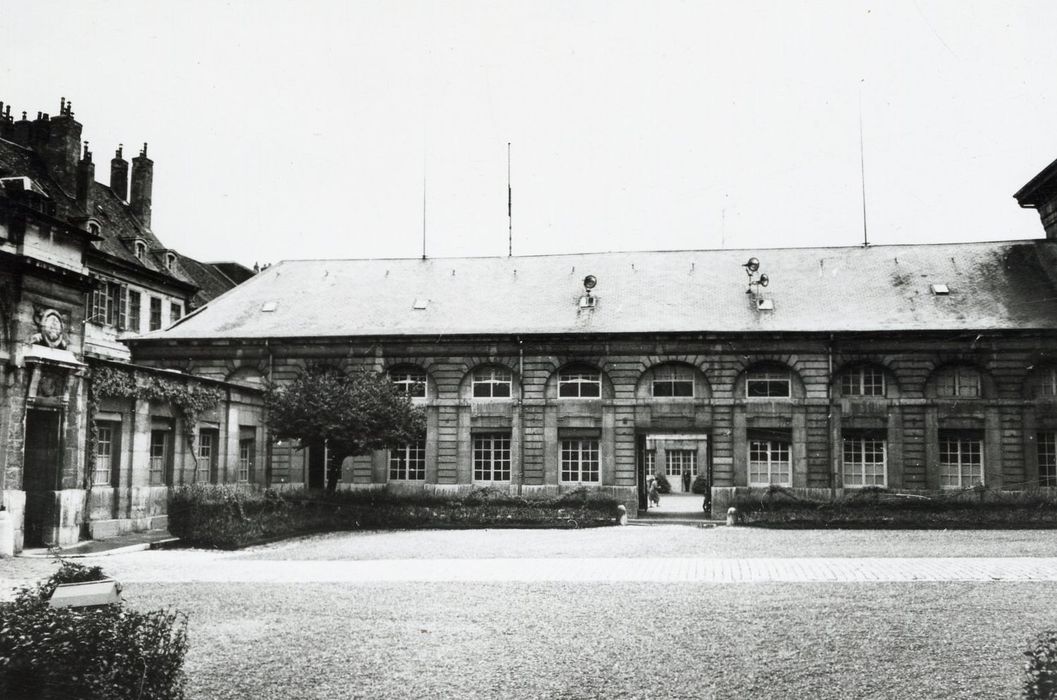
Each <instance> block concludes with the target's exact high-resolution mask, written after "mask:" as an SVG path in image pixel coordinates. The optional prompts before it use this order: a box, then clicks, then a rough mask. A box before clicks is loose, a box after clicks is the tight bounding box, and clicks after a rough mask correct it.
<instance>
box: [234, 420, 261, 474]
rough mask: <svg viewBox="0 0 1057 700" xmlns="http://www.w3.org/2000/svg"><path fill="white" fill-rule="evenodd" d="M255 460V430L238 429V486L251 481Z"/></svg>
mask: <svg viewBox="0 0 1057 700" xmlns="http://www.w3.org/2000/svg"><path fill="white" fill-rule="evenodd" d="M256 458H257V430H256V429H255V428H247V427H242V426H240V427H239V471H238V481H239V483H240V484H244V483H248V482H250V481H252V480H253V466H254V462H255V461H256Z"/></svg>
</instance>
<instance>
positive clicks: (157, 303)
mask: <svg viewBox="0 0 1057 700" xmlns="http://www.w3.org/2000/svg"><path fill="white" fill-rule="evenodd" d="M150 330H152V331H157V330H161V299H159V298H158V297H151V298H150Z"/></svg>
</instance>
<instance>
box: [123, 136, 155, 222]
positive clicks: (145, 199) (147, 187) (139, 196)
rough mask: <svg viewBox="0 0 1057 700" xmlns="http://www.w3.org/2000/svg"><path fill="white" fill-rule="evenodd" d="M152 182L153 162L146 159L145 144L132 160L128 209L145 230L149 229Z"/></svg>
mask: <svg viewBox="0 0 1057 700" xmlns="http://www.w3.org/2000/svg"><path fill="white" fill-rule="evenodd" d="M153 182H154V161H152V160H151V159H150V158H148V157H147V144H146V143H144V144H143V150H142V151H141V152H140V154H139V155H138V156H136V157H135V158H133V159H132V193H131V194H130V196H129V202H128V203H129V207H130V208H131V209H132V213H133V214H135V215H136V218H138V219H139V220H140V222H141V223H142V224H143V226H144V227H145V228H148V229H149V228H150V209H151V207H150V205H151V189H152V186H153Z"/></svg>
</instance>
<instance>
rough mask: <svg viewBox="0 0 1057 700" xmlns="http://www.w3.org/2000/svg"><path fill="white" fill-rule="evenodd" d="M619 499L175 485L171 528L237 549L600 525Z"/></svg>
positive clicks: (199, 543)
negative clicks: (296, 539) (308, 539)
mask: <svg viewBox="0 0 1057 700" xmlns="http://www.w3.org/2000/svg"><path fill="white" fill-rule="evenodd" d="M619 505H620V502H619V501H617V500H616V499H615V498H612V497H611V496H607V495H604V494H598V493H594V492H591V491H588V490H587V489H576V490H575V491H571V492H568V493H564V494H562V495H560V496H557V497H533V498H523V497H519V496H511V495H509V494H508V493H506V492H505V491H500V490H499V489H494V488H484V489H475V490H473V491H470V492H469V493H466V494H457V495H446V494H443V495H442V494H426V493H421V494H392V493H389V492H387V491H338V492H336V493H325V494H319V493H310V492H307V491H292V492H284V493H282V494H280V493H279V492H277V491H273V490H270V489H268V490H264V491H260V492H255V491H245V490H240V489H238V488H233V487H231V486H206V485H195V486H183V487H178V488H174V489H173V490H172V493H171V495H170V500H169V532H171V533H172V534H173V535H175V536H176V537H179V538H180V540H181V541H182V542H183V543H184V544H186V545H190V546H196V547H211V548H217V549H237V548H239V547H245V546H247V545H250V544H256V543H260V542H265V541H269V540H275V539H281V538H284V537H293V536H296V535H302V534H308V533H314V532H332V531H346V530H386V529H413V528H496V527H601V526H605V525H614V524H616V520H617V518H618V517H619V512H618V510H617V507H618V506H619Z"/></svg>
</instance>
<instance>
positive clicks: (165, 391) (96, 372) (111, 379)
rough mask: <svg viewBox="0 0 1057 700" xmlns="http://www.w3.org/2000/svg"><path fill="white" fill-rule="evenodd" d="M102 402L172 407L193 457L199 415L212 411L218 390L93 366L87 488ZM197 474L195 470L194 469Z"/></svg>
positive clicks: (178, 378) (134, 371)
mask: <svg viewBox="0 0 1057 700" xmlns="http://www.w3.org/2000/svg"><path fill="white" fill-rule="evenodd" d="M102 399H139V400H142V401H158V402H164V403H168V404H170V405H172V407H173V410H174V411H175V412H176V415H177V417H178V418H180V420H181V423H182V424H183V434H184V437H185V438H186V439H187V442H188V444H189V445H190V446H191V448H192V450H191V454H192V457H195V458H196V461H197V456H196V455H195V454H194V449H193V448H194V441H195V426H196V425H197V423H198V418H199V416H201V415H202V413H203V412H205V411H208V410H210V409H212V408H214V407H215V406H216V405H217V404H218V403H219V402H220V399H221V393H220V391H219V390H218V389H216V388H215V387H211V386H206V385H203V384H201V383H199V382H196V381H194V380H193V379H190V378H188V377H181V376H174V377H166V376H163V375H158V374H153V373H149V372H144V371H142V370H137V369H133V368H126V367H107V366H101V365H95V366H93V367H92V368H91V369H90V370H89V374H88V421H89V422H88V445H87V459H88V469H87V470H86V474H85V479H86V481H87V482H88V487H89V488H91V480H92V469H93V468H94V467H95V451H96V441H97V439H98V436H97V430H96V425H95V416H96V413H97V412H98V410H99V401H100V400H102ZM196 473H197V470H196Z"/></svg>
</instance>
